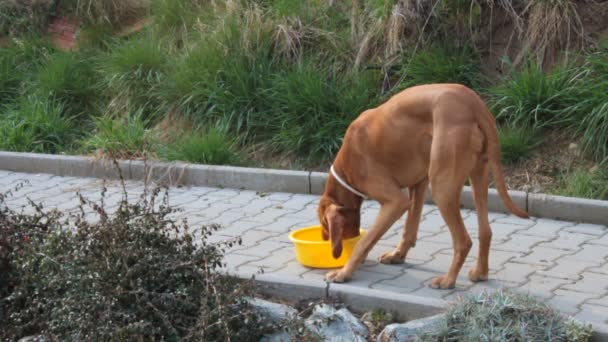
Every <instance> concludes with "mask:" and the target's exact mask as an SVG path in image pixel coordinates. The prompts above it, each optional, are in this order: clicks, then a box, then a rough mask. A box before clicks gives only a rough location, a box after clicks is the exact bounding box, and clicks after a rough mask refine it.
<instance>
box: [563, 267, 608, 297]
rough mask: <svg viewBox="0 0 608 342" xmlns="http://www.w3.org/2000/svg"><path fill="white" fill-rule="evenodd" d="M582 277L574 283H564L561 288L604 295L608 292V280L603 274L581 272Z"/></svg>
mask: <svg viewBox="0 0 608 342" xmlns="http://www.w3.org/2000/svg"><path fill="white" fill-rule="evenodd" d="M580 276H581V279H580V280H577V281H576V282H575V283H573V284H568V285H564V286H562V287H561V288H562V289H566V290H571V291H577V292H587V293H594V294H598V295H603V294H606V293H608V282H606V276H605V275H603V274H598V273H592V272H583V273H581V274H580Z"/></svg>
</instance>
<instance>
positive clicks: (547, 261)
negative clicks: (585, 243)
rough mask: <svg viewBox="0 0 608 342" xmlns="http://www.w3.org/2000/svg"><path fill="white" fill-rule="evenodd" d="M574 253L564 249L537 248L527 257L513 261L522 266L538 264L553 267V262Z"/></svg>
mask: <svg viewBox="0 0 608 342" xmlns="http://www.w3.org/2000/svg"><path fill="white" fill-rule="evenodd" d="M569 253H572V252H571V251H566V250H563V249H555V248H547V247H540V246H536V247H534V248H533V249H532V251H531V253H529V254H528V255H526V256H523V257H519V258H515V259H513V261H514V262H517V263H520V264H537V265H544V266H547V267H548V266H553V261H554V260H555V259H558V258H560V257H562V256H564V255H566V254H569Z"/></svg>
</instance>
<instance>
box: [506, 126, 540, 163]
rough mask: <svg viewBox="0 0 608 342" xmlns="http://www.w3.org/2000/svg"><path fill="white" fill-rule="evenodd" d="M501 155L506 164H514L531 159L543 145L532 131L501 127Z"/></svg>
mask: <svg viewBox="0 0 608 342" xmlns="http://www.w3.org/2000/svg"><path fill="white" fill-rule="evenodd" d="M498 140H499V141H500V153H501V158H502V162H503V163H504V164H514V163H516V162H518V161H520V160H522V159H526V158H529V157H530V155H531V154H532V152H533V151H534V149H535V148H536V147H537V146H538V145H539V144H540V143H541V140H540V139H539V138H538V137H537V136H536V132H534V131H533V130H531V129H525V128H516V127H511V126H505V127H501V128H500V129H499V130H498Z"/></svg>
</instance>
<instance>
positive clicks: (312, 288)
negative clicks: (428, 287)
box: [236, 273, 448, 321]
mask: <svg viewBox="0 0 608 342" xmlns="http://www.w3.org/2000/svg"><path fill="white" fill-rule="evenodd" d="M236 276H237V277H239V278H241V279H251V274H250V273H248V274H245V273H237V274H236ZM255 280H256V283H257V285H258V286H259V290H260V291H261V292H262V293H263V294H266V295H270V296H272V297H274V298H278V299H283V300H291V301H294V300H295V301H298V300H303V299H311V298H326V297H330V298H337V299H338V300H340V302H342V303H344V304H346V305H348V306H349V307H350V308H351V309H352V310H353V311H354V312H357V313H364V312H366V311H370V310H373V309H378V308H382V309H384V310H386V311H389V312H391V313H393V314H396V317H397V319H399V320H404V321H405V320H412V319H417V318H423V317H427V316H431V315H435V314H438V313H440V312H443V311H444V310H445V308H446V306H447V304H448V303H447V302H445V301H443V300H438V299H434V298H427V297H420V296H413V295H409V294H402V293H394V292H387V291H380V290H374V289H368V288H361V287H356V286H351V285H347V284H329V286H327V283H325V282H324V281H321V280H317V281H313V280H305V279H302V278H299V277H287V276H280V275H273V274H260V275H256V276H255Z"/></svg>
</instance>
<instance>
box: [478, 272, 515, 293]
mask: <svg viewBox="0 0 608 342" xmlns="http://www.w3.org/2000/svg"><path fill="white" fill-rule="evenodd" d="M518 285H519V284H518V283H515V282H512V281H505V280H500V279H495V278H493V277H492V276H490V278H489V279H488V280H486V281H480V282H477V283H473V284H472V286H471V287H469V288H468V289H467V291H468V292H469V293H474V294H479V293H484V292H495V291H498V290H501V289H510V288H514V287H517V286H518Z"/></svg>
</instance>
